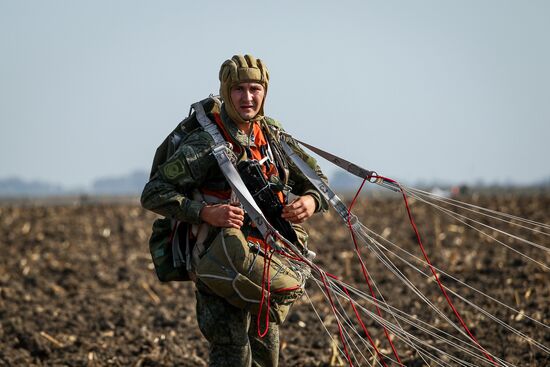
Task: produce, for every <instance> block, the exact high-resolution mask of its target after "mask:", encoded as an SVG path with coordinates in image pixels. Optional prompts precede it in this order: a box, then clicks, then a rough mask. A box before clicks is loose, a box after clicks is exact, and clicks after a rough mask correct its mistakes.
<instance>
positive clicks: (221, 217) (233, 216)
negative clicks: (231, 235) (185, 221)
mask: <svg viewBox="0 0 550 367" xmlns="http://www.w3.org/2000/svg"><path fill="white" fill-rule="evenodd" d="M200 218H201V219H202V220H203V221H205V222H206V223H208V224H210V225H212V226H214V227H224V228H236V229H239V228H241V227H242V225H243V221H244V210H243V209H242V208H241V207H240V206H238V204H216V205H207V206H205V207H204V208H202V210H201V213H200Z"/></svg>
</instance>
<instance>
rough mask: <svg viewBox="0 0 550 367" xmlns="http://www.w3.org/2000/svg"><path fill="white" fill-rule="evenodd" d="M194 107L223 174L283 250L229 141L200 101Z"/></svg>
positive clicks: (263, 230)
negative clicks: (240, 170) (235, 160)
mask: <svg viewBox="0 0 550 367" xmlns="http://www.w3.org/2000/svg"><path fill="white" fill-rule="evenodd" d="M192 108H193V109H194V110H195V112H196V116H197V120H198V121H199V123H200V124H201V126H202V127H203V129H204V130H205V131H206V132H207V133H209V134H210V135H211V136H212V138H213V139H214V143H215V146H214V148H213V150H212V153H213V154H214V157H215V158H216V161H217V162H218V165H219V167H220V170H221V171H222V173H223V175H224V176H225V178H226V179H227V182H229V185H230V186H231V188H232V189H233V191H234V192H235V194H236V195H237V197H238V198H239V201H240V202H241V205H242V206H243V208H244V209H245V210H246V212H247V213H248V215H249V216H250V219H251V220H252V222H253V223H254V224H255V225H256V227H257V228H258V230H259V231H260V233H261V234H262V236H263V237H264V239H265V240H266V241H267V242H268V243H269V244H270V245H271V246H273V247H274V248H276V249H277V250H281V248H280V246H279V245H278V244H277V243H276V241H275V237H276V233H277V231H276V230H275V228H273V226H272V225H271V224H270V223H269V222H268V221H267V219H266V218H265V217H264V215H263V213H262V211H261V210H260V208H259V207H258V205H257V204H256V202H255V201H254V198H253V197H252V195H251V194H250V191H248V189H247V187H246V185H245V184H244V182H243V180H242V178H241V176H240V175H239V173H238V172H237V169H236V168H235V166H234V165H233V162H232V161H231V158H230V156H229V152H230V151H231V150H230V149H229V147H228V146H227V142H226V141H225V139H224V138H223V136H222V135H221V134H220V131H219V130H218V127H217V126H216V124H214V123H213V122H212V121H210V119H209V118H208V116H206V112H205V111H204V108H203V106H202V104H201V103H200V102H197V103H194V104H193V105H192Z"/></svg>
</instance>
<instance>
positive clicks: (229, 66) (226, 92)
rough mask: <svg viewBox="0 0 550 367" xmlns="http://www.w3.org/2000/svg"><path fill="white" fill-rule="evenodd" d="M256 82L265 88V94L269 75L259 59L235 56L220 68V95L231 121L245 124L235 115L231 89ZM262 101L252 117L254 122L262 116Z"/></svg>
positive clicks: (250, 56)
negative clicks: (237, 85) (256, 112)
mask: <svg viewBox="0 0 550 367" xmlns="http://www.w3.org/2000/svg"><path fill="white" fill-rule="evenodd" d="M245 82H256V83H260V84H262V85H263V86H264V88H265V94H267V85H268V83H269V73H268V71H267V67H266V66H265V64H264V63H263V62H262V60H260V59H256V58H255V57H254V56H252V55H244V56H242V55H235V56H233V57H232V58H231V59H229V60H226V61H225V62H224V63H223V64H222V66H221V68H220V95H221V96H222V99H223V100H224V102H225V110H226V111H227V114H228V115H229V117H231V119H232V120H233V121H235V122H239V123H247V122H250V121H245V120H243V119H242V118H241V116H240V115H239V114H238V113H237V110H236V109H235V107H234V106H233V103H231V88H232V87H233V86H234V85H236V84H239V83H245ZM264 102H265V96H264V100H263V101H262V106H261V107H260V111H259V112H258V114H257V115H256V116H255V117H254V121H257V120H260V119H261V118H262V117H263V115H264Z"/></svg>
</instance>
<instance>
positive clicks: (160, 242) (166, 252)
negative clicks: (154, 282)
mask: <svg viewBox="0 0 550 367" xmlns="http://www.w3.org/2000/svg"><path fill="white" fill-rule="evenodd" d="M187 235H188V234H187V225H186V224H185V223H181V222H180V223H179V225H174V223H173V221H172V220H170V219H168V218H160V219H157V220H155V221H154V222H153V230H152V234H151V237H150V239H149V251H150V252H151V257H152V259H153V264H154V266H155V272H156V274H157V277H158V279H159V280H160V281H161V282H171V281H187V280H191V278H190V277H189V273H188V271H187V267H186V263H187V261H188V260H187V257H186V256H185V254H186V253H189V251H190V249H186V246H185V239H186V238H187ZM174 241H175V242H174ZM181 242H183V246H181ZM174 251H176V252H179V254H178V253H174ZM178 255H179V256H178ZM182 255H183V256H182Z"/></svg>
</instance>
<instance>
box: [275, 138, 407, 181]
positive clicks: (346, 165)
mask: <svg viewBox="0 0 550 367" xmlns="http://www.w3.org/2000/svg"><path fill="white" fill-rule="evenodd" d="M284 135H285V136H287V137H289V138H291V139H293V140H295V141H297V142H298V143H300V144H302V145H303V146H305V147H306V148H308V149H309V150H311V151H313V152H315V153H317V154H318V155H320V156H321V157H323V158H325V159H326V160H327V161H329V162H332V163H334V164H335V165H337V166H338V167H340V168H342V169H345V170H346V171H348V172H349V173H351V174H352V175H354V176H357V177H359V178H362V179H366V180H368V181H369V182H371V183H375V184H377V185H380V186H382V187H385V188H387V189H390V190H392V191H395V192H400V191H401V190H400V188H399V185H397V184H395V182H392V181H389V180H386V179H384V178H383V177H380V176H378V174H377V173H376V172H375V171H369V170H367V169H364V168H362V167H359V166H358V165H356V164H355V163H352V162H350V161H347V160H345V159H344V158H340V157H338V156H336V155H334V154H332V153H329V152H326V151H324V150H322V149H319V148H317V147H315V146H313V145H310V144H307V143H304V142H303V141H301V140H298V139H296V138H293V137H292V136H291V135H289V134H287V133H284ZM373 180H374V181H373Z"/></svg>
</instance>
